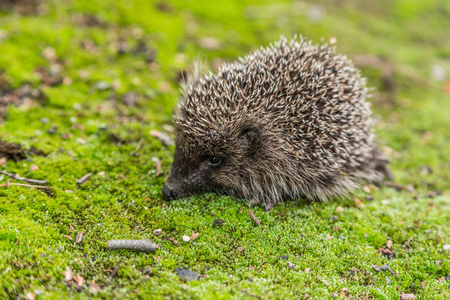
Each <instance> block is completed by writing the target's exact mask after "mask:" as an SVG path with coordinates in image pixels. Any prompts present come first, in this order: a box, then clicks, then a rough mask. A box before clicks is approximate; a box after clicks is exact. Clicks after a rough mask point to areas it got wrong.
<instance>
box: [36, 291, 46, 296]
mask: <svg viewBox="0 0 450 300" xmlns="http://www.w3.org/2000/svg"><path fill="white" fill-rule="evenodd" d="M34 293H35V294H36V296H39V295H42V294H43V293H44V291H42V290H34Z"/></svg>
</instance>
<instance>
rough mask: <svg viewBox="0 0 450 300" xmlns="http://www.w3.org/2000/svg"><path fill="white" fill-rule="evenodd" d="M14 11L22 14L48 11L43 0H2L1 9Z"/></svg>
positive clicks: (0, 0) (0, 2) (0, 1)
mask: <svg viewBox="0 0 450 300" xmlns="http://www.w3.org/2000/svg"><path fill="white" fill-rule="evenodd" d="M2 10H3V11H14V12H17V13H19V14H21V15H35V14H42V13H43V12H45V11H46V8H45V5H43V4H42V1H41V0H0V11H2Z"/></svg>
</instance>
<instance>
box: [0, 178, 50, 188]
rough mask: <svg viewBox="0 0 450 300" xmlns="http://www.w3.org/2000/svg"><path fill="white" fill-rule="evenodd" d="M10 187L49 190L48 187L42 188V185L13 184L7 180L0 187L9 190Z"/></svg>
mask: <svg viewBox="0 0 450 300" xmlns="http://www.w3.org/2000/svg"><path fill="white" fill-rule="evenodd" d="M11 185H18V186H26V187H29V188H38V189H49V188H50V187H48V186H42V185H32V184H23V183H14V182H9V181H8V180H7V181H6V183H5V184H1V185H0V187H3V186H6V188H9V186H11Z"/></svg>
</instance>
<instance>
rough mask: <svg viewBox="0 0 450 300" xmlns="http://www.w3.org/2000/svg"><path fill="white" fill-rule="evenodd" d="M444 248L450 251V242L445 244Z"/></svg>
mask: <svg viewBox="0 0 450 300" xmlns="http://www.w3.org/2000/svg"><path fill="white" fill-rule="evenodd" d="M442 250H444V251H450V245H449V244H445V245H444V246H442Z"/></svg>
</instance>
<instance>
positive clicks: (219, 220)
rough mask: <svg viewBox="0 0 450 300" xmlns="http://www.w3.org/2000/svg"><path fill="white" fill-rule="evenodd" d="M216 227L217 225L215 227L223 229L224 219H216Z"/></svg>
mask: <svg viewBox="0 0 450 300" xmlns="http://www.w3.org/2000/svg"><path fill="white" fill-rule="evenodd" d="M214 225H215V226H219V227H222V225H223V220H222V219H215V220H214Z"/></svg>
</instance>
